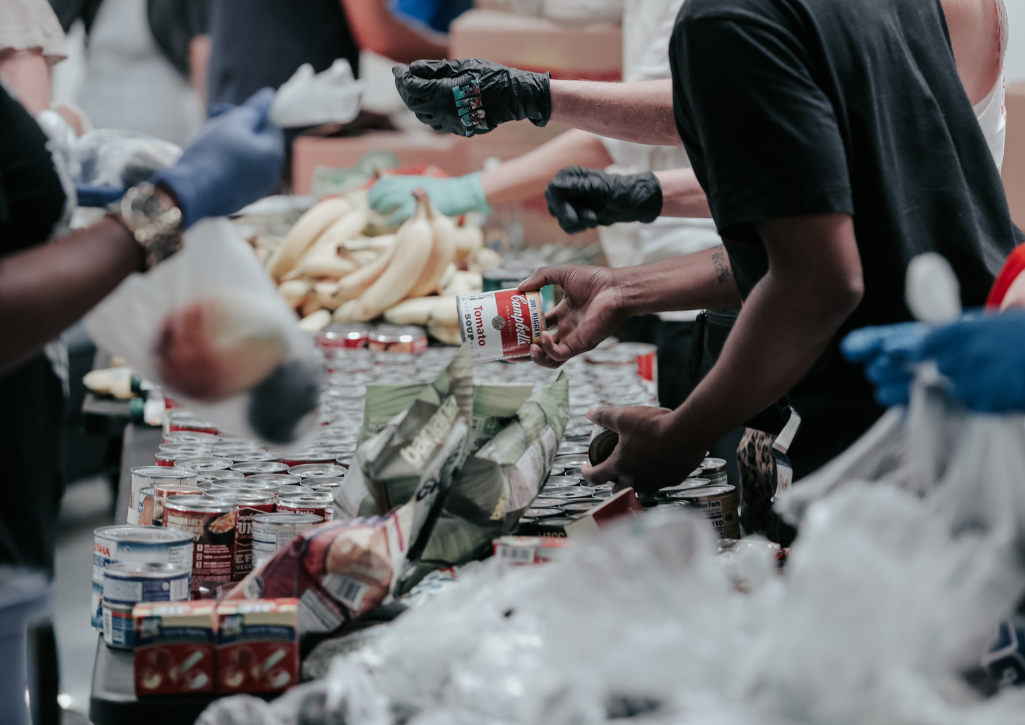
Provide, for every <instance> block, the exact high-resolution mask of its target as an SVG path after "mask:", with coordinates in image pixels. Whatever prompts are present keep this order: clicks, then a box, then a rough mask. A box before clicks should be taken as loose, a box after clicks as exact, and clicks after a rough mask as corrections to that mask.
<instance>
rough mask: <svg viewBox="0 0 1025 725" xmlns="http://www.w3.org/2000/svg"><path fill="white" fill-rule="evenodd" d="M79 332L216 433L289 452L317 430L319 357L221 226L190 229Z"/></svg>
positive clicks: (244, 249) (212, 222)
mask: <svg viewBox="0 0 1025 725" xmlns="http://www.w3.org/2000/svg"><path fill="white" fill-rule="evenodd" d="M85 325H86V328H87V329H88V330H89V333H90V335H91V336H92V338H93V339H94V340H95V341H96V343H97V345H98V346H99V347H101V348H103V349H105V350H107V351H108V352H110V353H112V354H115V355H118V356H120V357H122V358H124V359H125V361H126V362H127V363H128V364H129V365H130V366H131V367H132V368H134V369H135V370H136V371H138V373H139V374H140V375H141V376H142V377H143V378H146V379H148V380H151V381H153V382H155V383H158V384H159V385H160V386H161V388H163V389H164V390H165V391H168V392H169V393H170V394H171V395H172V396H173V397H174V398H176V399H177V400H178V401H179V402H181V403H182V404H184V405H186V406H187V407H188V408H189V409H190V410H192V411H193V412H195V413H197V414H198V415H200V416H202V417H204V418H205V419H207V420H210V421H212V422H214V423H216V424H217V426H218V427H219V428H222V429H224V430H230V431H233V432H235V433H239V434H241V435H244V436H247V437H250V438H259V439H261V440H264V441H267V442H269V443H273V444H275V445H278V446H286V445H288V444H292V443H296V442H299V439H301V438H302V436H303V435H304V434H305V433H307V432H309V431H310V430H311V429H312V428H313V427H314V425H315V424H316V412H317V401H318V395H319V388H320V381H321V377H322V376H323V362H322V359H321V357H320V354H319V353H318V352H317V350H316V348H315V347H314V345H313V343H312V341H311V340H310V339H309V338H308V337H307V336H306V335H304V334H303V333H302V332H301V331H300V330H299V329H298V328H297V327H296V318H295V315H294V314H293V313H292V312H291V311H290V310H289V309H288V306H287V305H286V304H285V303H284V302H283V301H282V299H281V297H280V296H279V295H278V294H277V292H276V291H275V289H274V286H273V285H272V283H271V282H270V280H269V279H268V278H267V275H266V273H265V272H264V271H263V270H262V269H261V268H260V264H259V262H257V260H256V258H255V257H254V256H253V253H252V250H251V249H250V248H249V247H248V246H247V245H246V243H245V242H243V241H242V240H241V239H239V238H238V237H237V236H236V235H235V233H234V230H233V228H232V226H231V224H230V223H228V222H227V221H226V220H224V219H208V220H204V221H201V222H200V223H198V224H196V225H195V226H194V227H193V228H192V229H190V230H189V231H188V232H187V233H186V234H185V240H184V244H183V248H182V250H181V252H179V253H178V254H176V255H175V256H174V257H172V258H171V259H169V260H167V261H166V262H164V263H163V264H160V265H158V266H157V267H155V268H154V269H152V270H150V271H149V272H147V273H145V274H134V275H132V276H131V277H129V278H128V279H126V280H125V281H124V282H122V284H121V286H119V287H118V288H117V289H116V290H115V291H114V292H113V293H111V294H110V295H109V296H108V297H107V298H106V299H105V300H103V302H101V303H100V304H99V305H97V306H96V308H94V309H93V311H92V312H90V313H89V315H87V316H86V318H85Z"/></svg>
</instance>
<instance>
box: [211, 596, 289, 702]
mask: <svg viewBox="0 0 1025 725" xmlns="http://www.w3.org/2000/svg"><path fill="white" fill-rule="evenodd" d="M298 612H299V600H298V599H294V598H285V599H257V600H255V601H222V602H221V603H220V604H219V605H218V606H217V635H216V637H217V691H218V692H221V693H236V692H280V691H282V690H285V689H287V688H289V687H293V686H294V685H297V684H298V683H299V614H298Z"/></svg>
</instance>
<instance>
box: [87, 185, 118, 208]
mask: <svg viewBox="0 0 1025 725" xmlns="http://www.w3.org/2000/svg"><path fill="white" fill-rule="evenodd" d="M124 195H125V189H123V188H121V187H117V186H111V185H110V184H99V185H91V184H75V196H77V197H78V205H79V206H93V207H107V206H110V205H111V204H113V203H114V202H115V201H117V200H118V199H120V198H121V197H122V196H124Z"/></svg>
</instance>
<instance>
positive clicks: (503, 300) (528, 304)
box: [456, 289, 545, 362]
mask: <svg viewBox="0 0 1025 725" xmlns="http://www.w3.org/2000/svg"><path fill="white" fill-rule="evenodd" d="M456 307H457V309H458V312H459V323H460V324H459V333H460V335H461V336H462V338H463V342H467V343H469V345H470V357H471V358H472V359H473V361H474V362H491V361H494V360H512V359H515V358H522V357H528V356H529V355H530V345H531V343H540V342H541V333H542V332H543V331H544V329H545V305H544V299H543V298H542V297H541V293H540V292H519V291H518V290H514V289H509V290H498V291H497V292H482V293H480V294H473V295H462V296H460V297H456Z"/></svg>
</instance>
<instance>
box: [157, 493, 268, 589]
mask: <svg viewBox="0 0 1025 725" xmlns="http://www.w3.org/2000/svg"><path fill="white" fill-rule="evenodd" d="M237 522H238V510H237V509H236V508H232V509H231V510H230V511H227V512H225V511H209V510H203V509H202V508H196V509H189V508H186V507H184V506H179V505H177V504H175V508H166V509H165V510H164V526H166V527H167V528H171V529H178V530H180V531H188V532H189V533H190V534H192V540H193V541H194V542H195V545H194V546H193V547H192V597H193V598H196V597H197V595H198V594H199V589H200V587H201V586H202V585H208V584H212V585H213V586H216V585H217V584H223V583H225V582H230V581H231V580H232V570H233V567H234V562H235V530H236V526H237ZM250 535H251V534H250Z"/></svg>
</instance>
